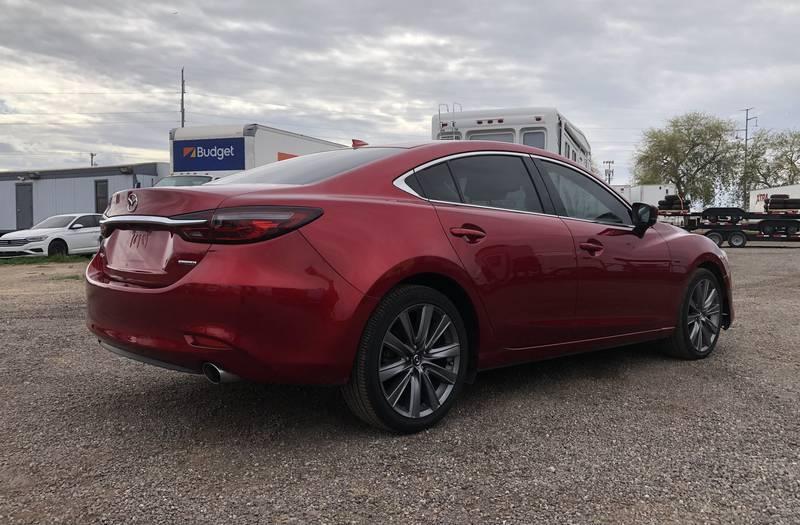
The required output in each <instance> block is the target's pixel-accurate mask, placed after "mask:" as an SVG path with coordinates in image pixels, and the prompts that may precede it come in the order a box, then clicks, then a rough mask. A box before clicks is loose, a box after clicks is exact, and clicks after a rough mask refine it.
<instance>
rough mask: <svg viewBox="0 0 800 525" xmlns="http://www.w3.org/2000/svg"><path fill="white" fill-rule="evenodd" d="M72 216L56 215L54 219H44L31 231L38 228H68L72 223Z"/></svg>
mask: <svg viewBox="0 0 800 525" xmlns="http://www.w3.org/2000/svg"><path fill="white" fill-rule="evenodd" d="M74 218H75V216H74V215H56V216H55V217H50V218H49V219H45V220H43V221H42V222H40V223H39V224H37V225H36V226H34V227H33V228H32V229H38V228H66V227H67V226H69V223H71V222H72V219H74Z"/></svg>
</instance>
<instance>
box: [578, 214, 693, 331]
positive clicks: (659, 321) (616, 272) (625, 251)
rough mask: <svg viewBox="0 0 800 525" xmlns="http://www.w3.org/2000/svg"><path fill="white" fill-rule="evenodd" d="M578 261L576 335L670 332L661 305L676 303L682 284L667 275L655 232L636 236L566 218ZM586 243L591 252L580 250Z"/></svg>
mask: <svg viewBox="0 0 800 525" xmlns="http://www.w3.org/2000/svg"><path fill="white" fill-rule="evenodd" d="M564 222H565V223H566V224H567V226H568V227H569V231H570V232H571V233H572V237H573V239H574V246H575V252H576V253H577V258H578V282H579V285H578V297H577V305H576V311H575V320H576V324H575V332H574V334H575V336H576V337H577V338H578V339H595V338H601V337H611V336H615V335H619V334H624V333H633V332H642V331H647V330H657V329H659V328H672V327H673V326H675V316H673V315H668V313H669V312H670V311H671V310H670V309H669V308H665V307H664V302H663V300H653V299H654V298H659V299H660V298H668V300H674V298H680V297H681V294H682V291H683V286H682V281H681V280H679V279H676V278H674V276H673V275H672V274H671V273H670V271H669V268H670V254H669V250H668V248H667V244H666V243H665V242H664V239H663V238H662V237H661V235H659V233H658V232H657V231H655V230H654V229H652V228H651V229H648V230H647V231H645V233H644V235H643V236H642V237H640V236H639V235H637V234H636V233H634V232H633V231H632V229H631V228H629V227H624V226H609V225H605V224H597V223H594V222H589V221H580V220H571V219H565V220H564ZM582 244H588V245H590V246H593V247H597V248H594V249H593V250H594V251H586V250H585V249H582V248H581V247H580V246H581V245H582Z"/></svg>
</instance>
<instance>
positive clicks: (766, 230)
mask: <svg viewBox="0 0 800 525" xmlns="http://www.w3.org/2000/svg"><path fill="white" fill-rule="evenodd" d="M761 233H763V234H764V235H772V234H773V233H775V225H774V224H769V223H767V224H762V225H761Z"/></svg>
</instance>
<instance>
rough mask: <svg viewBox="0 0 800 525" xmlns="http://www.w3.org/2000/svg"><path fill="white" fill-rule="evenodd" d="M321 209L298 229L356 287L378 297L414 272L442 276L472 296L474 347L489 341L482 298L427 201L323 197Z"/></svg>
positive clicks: (490, 338) (485, 347) (488, 326)
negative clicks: (475, 321) (475, 323)
mask: <svg viewBox="0 0 800 525" xmlns="http://www.w3.org/2000/svg"><path fill="white" fill-rule="evenodd" d="M398 193H402V192H400V190H398ZM403 195H405V194H403ZM324 210H325V212H324V215H323V216H322V217H320V218H319V219H318V220H316V221H314V222H312V223H311V224H308V225H307V226H305V227H303V228H302V230H301V233H302V234H303V235H304V236H305V237H306V239H308V241H309V242H310V243H311V245H312V246H313V247H314V248H315V249H316V250H318V251H319V252H320V254H321V255H322V257H323V258H324V259H325V260H326V261H327V262H328V264H330V265H331V266H332V267H333V268H334V269H335V270H336V271H337V272H338V273H339V274H340V275H341V276H342V277H343V278H344V279H345V280H347V281H348V282H349V283H350V284H352V285H353V286H354V287H355V288H356V289H358V290H359V291H361V292H362V293H364V294H366V295H367V296H368V297H372V298H375V299H380V298H381V297H383V296H384V295H385V294H386V293H387V292H389V291H390V290H391V289H392V288H393V287H394V286H396V285H397V284H398V283H400V282H402V281H404V280H406V279H408V278H410V277H413V276H416V275H420V274H428V273H433V274H438V275H443V276H445V277H448V278H449V279H451V280H453V281H455V282H456V283H457V284H459V285H460V286H461V288H462V289H463V290H464V291H465V292H466V293H467V295H468V296H469V298H470V301H471V302H472V306H473V308H474V309H475V313H476V316H477V318H478V331H479V334H480V341H479V347H480V348H481V349H482V350H483V349H487V348H488V347H491V346H492V345H493V338H492V336H491V326H490V325H489V323H488V317H487V316H486V311H485V309H484V306H483V303H482V302H481V300H480V297H479V296H478V294H477V291H476V290H475V289H474V287H473V285H472V281H471V279H470V278H469V276H468V275H467V273H466V271H465V270H464V268H463V267H462V266H461V263H460V261H459V259H458V256H457V255H456V253H455V252H454V251H453V248H452V246H451V245H450V243H449V241H448V239H447V237H446V236H445V233H444V230H443V229H442V226H441V223H440V222H439V218H438V216H437V215H436V210H435V209H434V208H433V206H431V205H430V204H429V203H428V202H426V201H421V200H419V199H416V198H413V197H411V198H403V197H402V196H398V198H396V199H386V198H357V197H339V198H335V197H334V198H329V199H328V200H327V201H326V202H325V204H324Z"/></svg>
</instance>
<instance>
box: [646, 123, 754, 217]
mask: <svg viewBox="0 0 800 525" xmlns="http://www.w3.org/2000/svg"><path fill="white" fill-rule="evenodd" d="M735 127H736V126H735V124H734V123H733V122H731V121H727V120H722V119H719V118H717V117H714V116H712V115H707V114H705V113H687V114H686V115H681V116H678V117H674V118H672V119H670V120H669V121H668V122H667V125H666V127H664V128H661V129H648V130H646V131H645V132H644V137H643V140H642V143H641V144H640V146H639V148H638V150H637V152H636V156H635V158H634V177H633V180H634V182H635V183H636V184H659V183H661V184H663V183H668V184H674V185H675V187H676V189H677V190H678V193H679V194H680V195H685V196H688V197H691V198H692V199H694V200H695V201H700V202H701V203H702V204H703V205H707V204H710V203H712V202H713V201H714V198H715V197H716V196H717V195H719V194H720V193H721V192H722V193H724V192H725V191H726V190H730V189H731V185H732V183H733V175H732V174H733V173H734V170H735V169H736V164H737V158H738V149H739V146H738V145H737V143H736V142H735V140H734V138H733V133H734V130H735Z"/></svg>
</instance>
